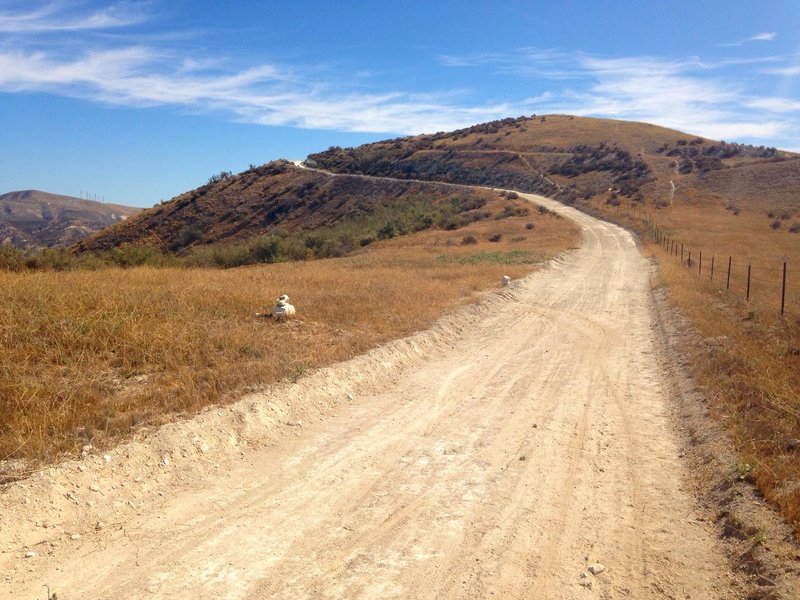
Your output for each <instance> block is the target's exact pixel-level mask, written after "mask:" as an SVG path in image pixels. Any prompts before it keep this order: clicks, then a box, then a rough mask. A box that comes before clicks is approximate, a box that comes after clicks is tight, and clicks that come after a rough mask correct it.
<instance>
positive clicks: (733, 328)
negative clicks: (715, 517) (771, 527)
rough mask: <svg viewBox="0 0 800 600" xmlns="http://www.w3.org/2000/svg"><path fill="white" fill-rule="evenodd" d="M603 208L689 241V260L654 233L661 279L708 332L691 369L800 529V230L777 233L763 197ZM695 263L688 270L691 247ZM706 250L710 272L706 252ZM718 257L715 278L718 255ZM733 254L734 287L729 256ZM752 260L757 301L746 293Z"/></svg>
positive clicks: (744, 461) (761, 485) (695, 348)
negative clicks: (733, 204) (734, 203)
mask: <svg viewBox="0 0 800 600" xmlns="http://www.w3.org/2000/svg"><path fill="white" fill-rule="evenodd" d="M595 208H596V209H598V210H601V211H602V212H604V213H606V214H608V215H609V216H613V217H615V218H616V219H618V220H619V221H621V222H622V223H623V224H627V225H629V226H631V227H633V228H637V229H639V230H646V228H647V226H646V224H645V223H644V221H643V220H641V219H640V218H639V217H640V215H641V216H644V217H645V218H652V220H654V221H655V223H656V225H657V227H658V228H659V229H661V230H662V231H664V232H666V234H668V235H670V236H672V237H673V238H674V239H675V240H677V241H678V243H681V242H682V243H683V244H684V262H683V263H681V261H680V258H679V257H675V256H674V255H671V254H670V252H669V251H668V250H667V249H665V248H664V247H662V246H659V245H657V244H655V243H654V242H653V240H652V238H650V237H647V236H644V237H643V239H644V240H646V249H647V252H648V253H650V254H651V255H652V256H654V257H655V258H656V260H657V261H658V265H659V274H660V277H661V279H662V282H663V283H664V284H665V285H666V286H667V287H668V290H669V295H670V297H671V299H672V300H673V301H674V303H675V304H676V306H677V307H678V308H679V309H680V310H681V311H682V312H683V313H684V314H685V315H686V316H687V317H688V318H689V321H690V322H691V324H692V325H693V326H694V327H695V328H696V329H697V331H698V332H699V333H700V337H701V338H702V339H698V340H695V341H694V342H693V343H690V344H688V347H687V348H686V351H687V354H688V355H689V356H690V357H691V359H692V360H691V370H692V373H693V375H694V376H695V377H696V378H697V380H698V381H699V382H700V383H701V384H702V385H703V386H704V388H705V389H706V390H707V393H708V396H709V398H710V399H711V408H712V413H713V414H714V415H715V416H716V417H717V418H718V419H719V420H720V421H721V422H722V423H724V425H725V426H726V427H727V429H728V431H729V432H730V433H731V435H732V439H733V441H734V443H735V445H736V450H737V453H738V456H739V460H738V464H737V465H732V469H735V473H737V474H738V475H740V476H743V477H746V478H749V479H752V480H753V481H754V482H755V483H756V485H757V486H758V489H759V490H760V491H761V493H762V494H763V495H764V497H765V498H767V499H768V500H770V501H771V502H773V503H774V504H775V505H777V506H778V507H779V508H780V510H781V512H782V513H783V515H784V516H785V517H786V518H787V519H788V520H789V522H791V523H793V524H794V526H795V528H796V530H797V531H798V532H800V447H798V446H797V445H796V444H795V442H793V440H797V439H798V438H800V234H793V233H790V232H789V231H788V230H787V228H786V227H783V228H781V229H779V230H773V229H772V228H771V227H770V226H769V224H770V220H769V219H768V217H767V215H766V214H765V209H764V206H762V205H761V204H760V203H758V202H752V203H749V204H748V205H743V206H740V207H739V209H740V210H739V214H738V215H735V214H733V212H732V211H731V210H726V208H725V206H724V203H722V202H720V201H718V200H716V199H712V200H709V199H703V198H702V197H700V196H695V197H693V198H692V203H691V204H687V203H685V202H682V201H676V203H675V205H674V206H673V207H670V208H664V209H659V210H654V209H653V208H652V205H648V206H646V207H645V208H644V210H639V209H637V210H630V208H629V207H627V206H621V207H619V208H612V207H609V206H607V205H606V206H602V205H599V204H598V205H596V206H595ZM689 251H691V252H692V260H693V266H692V267H691V268H688V267H687V264H686V259H687V258H688V252H689ZM700 251H702V252H703V273H702V274H700V273H699V262H698V259H699V253H700ZM712 255H713V256H714V257H715V265H714V267H715V272H714V279H713V280H712V279H711V272H710V266H711V256H712ZM729 256H732V257H733V261H732V262H733V268H732V276H731V283H730V290H728V289H726V288H727V286H726V284H727V282H726V279H727V265H728V257H729ZM784 259H785V260H787V262H788V269H789V273H788V276H787V280H788V283H789V286H788V287H787V297H786V314H785V316H784V317H781V316H780V291H781V276H782V266H783V260H784ZM748 263H751V264H752V271H751V295H750V301H749V302H747V301H746V300H745V295H746V273H747V264H748Z"/></svg>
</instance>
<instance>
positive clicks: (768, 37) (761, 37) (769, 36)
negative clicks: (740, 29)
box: [749, 31, 778, 42]
mask: <svg viewBox="0 0 800 600" xmlns="http://www.w3.org/2000/svg"><path fill="white" fill-rule="evenodd" d="M776 37H778V34H777V33H775V32H774V31H765V32H764V33H758V34H756V35H754V36H753V37H751V38H750V39H749V41H751V42H771V41H772V40H774V39H775V38H776Z"/></svg>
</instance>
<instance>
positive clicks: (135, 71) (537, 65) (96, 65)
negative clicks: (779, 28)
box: [0, 2, 800, 145]
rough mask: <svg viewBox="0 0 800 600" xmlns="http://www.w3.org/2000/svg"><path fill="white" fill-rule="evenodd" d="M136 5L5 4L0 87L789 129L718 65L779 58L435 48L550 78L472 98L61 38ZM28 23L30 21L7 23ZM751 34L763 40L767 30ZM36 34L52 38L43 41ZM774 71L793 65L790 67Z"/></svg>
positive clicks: (353, 114)
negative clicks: (10, 9)
mask: <svg viewBox="0 0 800 600" xmlns="http://www.w3.org/2000/svg"><path fill="white" fill-rule="evenodd" d="M143 7H144V5H143V4H141V3H124V4H120V3H118V4H115V5H112V6H111V7H109V8H106V9H103V10H98V11H94V12H89V13H85V14H80V13H75V12H74V11H73V12H68V11H67V10H66V8H65V5H63V4H56V3H52V2H51V3H49V4H45V5H42V6H41V7H40V8H38V9H34V10H30V11H29V12H27V13H18V14H15V15H7V14H3V15H0V31H6V32H10V34H11V37H12V38H15V39H14V41H15V43H14V44H5V45H0V92H7V93H13V92H21V91H39V92H47V93H53V94H60V95H64V96H70V97H76V98H82V99H85V100H87V101H94V102H103V103H106V104H114V105H124V106H131V107H147V106H157V105H172V106H179V107H183V108H185V109H187V110H191V111H215V112H220V113H222V114H225V115H227V116H228V118H232V119H235V120H238V121H242V122H247V123H256V124H263V125H288V126H294V127H302V128H311V129H334V130H342V131H358V132H386V133H420V132H423V131H427V132H432V131H440V130H451V129H456V128H459V127H463V126H465V125H470V124H473V123H476V122H481V121H487V120H492V119H496V118H502V117H506V116H514V115H519V114H530V113H533V112H536V113H542V112H558V113H572V114H576V115H587V116H599V117H611V118H618V119H631V120H637V121H647V122H651V123H658V124H660V125H665V126H669V127H674V128H677V129H682V130H684V131H687V132H689V133H696V134H701V135H705V136H708V137H712V138H724V139H739V138H742V137H746V138H750V139H772V138H775V137H780V136H788V135H789V134H788V133H787V132H790V131H795V130H797V129H798V127H797V125H798V124H797V123H796V122H795V121H796V120H795V121H793V120H792V119H793V115H792V113H794V112H796V111H797V103H796V102H794V101H790V100H786V99H781V98H772V97H764V96H761V95H760V93H758V92H757V91H754V90H748V89H745V88H744V87H743V86H744V85H745V84H744V83H732V81H733V80H729V79H725V78H724V77H723V76H722V75H721V73H722V72H724V69H725V68H728V67H731V66H732V65H736V66H738V67H742V68H745V67H747V65H749V64H758V63H763V62H768V61H769V62H775V63H777V62H778V61H781V60H786V59H785V58H781V57H761V58H751V59H721V60H716V61H703V60H700V59H698V58H687V59H681V60H678V59H669V60H667V59H662V58H658V57H647V56H638V57H637V56H634V57H615V58H608V57H603V56H595V55H589V54H582V53H573V54H567V53H564V52H559V51H554V50H549V49H541V48H532V47H526V48H518V49H516V50H513V51H509V52H508V53H497V52H494V53H474V54H471V55H466V56H453V55H442V56H439V57H437V61H438V63H439V64H440V65H441V66H442V68H448V67H449V68H459V69H466V68H473V69H484V71H483V72H482V73H480V75H479V76H481V77H484V74H485V72H486V70H493V71H495V72H498V73H502V74H504V75H510V76H514V77H517V78H519V79H521V80H522V81H534V82H536V84H537V88H538V89H541V88H542V87H544V86H548V89H546V90H545V91H543V92H541V93H540V94H539V95H538V96H535V97H531V98H522V99H516V100H515V99H505V100H504V99H500V100H494V101H484V102H472V103H470V102H469V101H468V100H466V99H465V98H466V97H467V96H466V95H458V94H454V93H447V94H443V93H428V94H418V93H410V92H407V91H402V90H392V89H388V90H382V91H378V92H375V91H361V88H358V87H356V85H357V84H358V83H360V82H361V80H359V79H357V78H356V79H354V78H352V77H341V78H339V77H337V76H336V75H335V74H333V73H331V72H326V73H325V75H324V76H321V75H320V71H319V70H318V69H314V68H312V67H308V66H305V67H300V66H296V67H293V68H287V67H285V66H279V65H275V64H258V65H252V66H249V67H245V68H239V69H236V68H233V67H231V65H230V63H229V62H228V61H226V60H225V58H224V57H217V56H213V55H212V56H203V57H202V58H198V57H197V56H195V55H193V54H192V53H191V52H187V51H183V52H182V53H178V51H177V50H174V49H173V46H172V45H171V44H166V43H161V44H159V43H158V42H157V41H154V39H152V38H151V39H150V41H149V42H148V43H146V44H145V43H143V42H142V43H132V42H131V39H132V38H131V37H127V36H125V35H122V36H121V37H120V36H117V37H114V38H109V37H102V38H98V39H94V40H90V41H88V42H86V41H85V40H84V36H83V35H81V42H82V43H81V44H72V43H64V44H59V43H58V40H59V39H61V38H62V37H63V38H65V39H66V40H67V42H69V41H70V40H71V39H72V37H75V36H77V33H76V32H79V31H80V32H85V31H90V32H91V31H98V30H104V29H106V28H109V27H116V28H122V27H124V26H125V25H131V24H135V23H139V22H141V21H142V20H143V19H144V18H145V16H144V15H145V11H144V9H143ZM23 31H27V32H28V33H27V34H26V35H15V34H16V33H20V32H23ZM123 33H124V32H123ZM756 38H758V39H763V40H765V41H768V40H770V39H773V38H774V34H772V33H761V34H758V35H757V36H753V38H752V39H753V40H755V39H756ZM31 39H32V40H34V41H33V42H31ZM42 39H44V40H46V41H48V42H51V40H56V41H53V42H51V43H48V44H45V45H42V46H40V45H39V42H40V41H41V40H42ZM135 39H140V40H141V38H135ZM40 48H47V50H46V51H44V50H41V49H40ZM773 71H775V72H777V71H781V72H782V74H784V75H787V74H789V73H792V74H800V69H797V68H796V67H776V68H774V69H773ZM369 80H370V78H369V77H367V81H366V82H365V83H369ZM737 81H744V80H742V79H739V80H737ZM354 82H355V83H354ZM566 82H569V83H568V84H567V83H566ZM567 86H568V87H567ZM796 144H797V142H795V145H796Z"/></svg>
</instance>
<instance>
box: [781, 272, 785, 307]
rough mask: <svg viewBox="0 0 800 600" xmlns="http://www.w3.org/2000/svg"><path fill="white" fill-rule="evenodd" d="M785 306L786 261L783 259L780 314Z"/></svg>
mask: <svg viewBox="0 0 800 600" xmlns="http://www.w3.org/2000/svg"><path fill="white" fill-rule="evenodd" d="M785 307H786V261H783V283H782V284H781V316H783V309H784V308H785Z"/></svg>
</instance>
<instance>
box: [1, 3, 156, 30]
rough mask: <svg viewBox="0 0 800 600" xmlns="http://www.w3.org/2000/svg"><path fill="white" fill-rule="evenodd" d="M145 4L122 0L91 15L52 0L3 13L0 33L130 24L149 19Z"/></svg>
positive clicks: (106, 27)
mask: <svg viewBox="0 0 800 600" xmlns="http://www.w3.org/2000/svg"><path fill="white" fill-rule="evenodd" d="M142 9H143V5H142V4H141V3H136V2H120V3H117V4H112V5H111V6H108V7H106V8H103V9H100V10H96V11H93V12H90V13H88V14H77V15H72V14H68V11H67V10H66V7H65V6H64V4H63V3H56V2H50V3H47V4H44V5H42V6H41V7H39V8H36V9H33V10H29V11H28V12H20V13H0V32H4V33H22V34H33V33H44V32H67V31H88V30H102V29H112V28H119V27H128V26H130V25H135V24H138V23H142V22H143V21H145V20H146V15H145V14H144V12H143V10H142Z"/></svg>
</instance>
